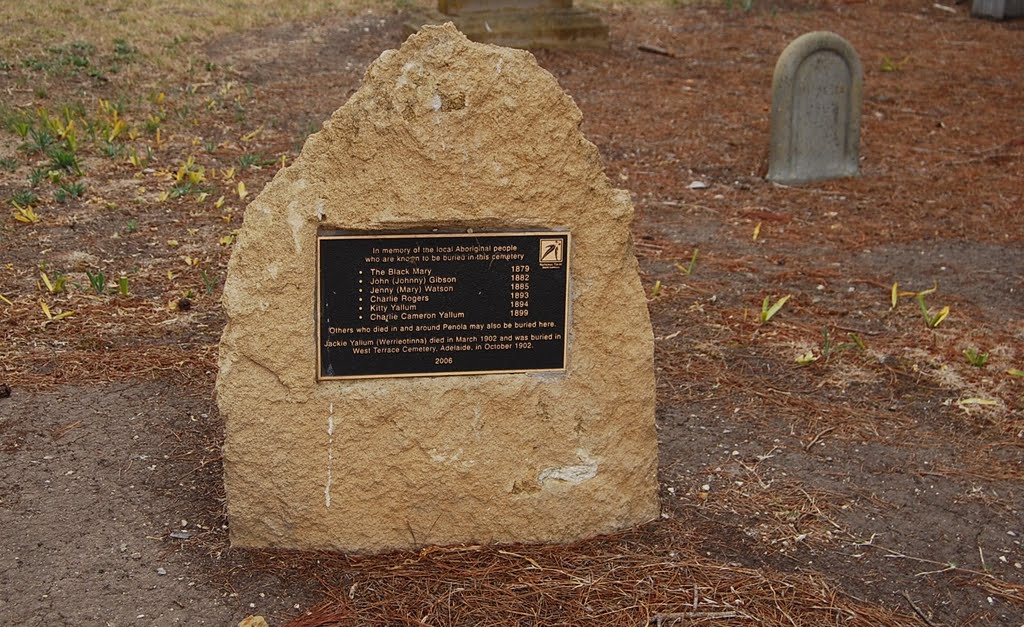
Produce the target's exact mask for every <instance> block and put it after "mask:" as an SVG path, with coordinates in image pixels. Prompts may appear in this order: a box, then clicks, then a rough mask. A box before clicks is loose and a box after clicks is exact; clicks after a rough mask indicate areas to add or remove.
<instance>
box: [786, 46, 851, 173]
mask: <svg viewBox="0 0 1024 627" xmlns="http://www.w3.org/2000/svg"><path fill="white" fill-rule="evenodd" d="M863 80H864V70H863V68H862V67H861V63H860V59H859V58H858V57H857V53H856V52H855V51H854V49H853V46H851V45H850V44H849V43H848V42H847V41H846V40H845V39H843V38H842V37H840V36H839V35H836V34H835V33H830V32H826V31H819V32H813V33H807V34H805V35H801V36H800V37H798V38H796V39H795V40H794V41H793V42H792V43H791V44H789V46H787V47H786V49H785V50H784V51H783V52H782V55H781V56H780V57H779V60H778V63H776V65H775V75H774V77H773V80H772V118H771V148H770V151H769V166H768V179H769V180H771V181H775V182H777V183H783V184H799V183H808V182H811V181H817V180H823V179H832V178H840V177H845V176H854V175H856V174H857V172H858V169H859V159H860V111H861V99H862V92H863Z"/></svg>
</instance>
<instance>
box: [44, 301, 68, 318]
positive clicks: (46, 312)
mask: <svg viewBox="0 0 1024 627" xmlns="http://www.w3.org/2000/svg"><path fill="white" fill-rule="evenodd" d="M39 308H40V309H42V310H43V315H44V316H46V321H47V322H57V321H58V320H63V319H64V318H67V317H68V316H71V315H73V314H74V313H75V312H73V311H65V312H62V313H58V314H55V313H53V310H51V309H50V305H48V304H47V303H46V301H42V300H41V301H39Z"/></svg>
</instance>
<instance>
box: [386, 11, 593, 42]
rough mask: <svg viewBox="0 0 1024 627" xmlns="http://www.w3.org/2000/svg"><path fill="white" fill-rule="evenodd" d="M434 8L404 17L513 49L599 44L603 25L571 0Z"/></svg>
mask: <svg viewBox="0 0 1024 627" xmlns="http://www.w3.org/2000/svg"><path fill="white" fill-rule="evenodd" d="M437 9H438V10H437V12H432V13H430V14H428V15H420V16H417V17H416V18H414V19H413V20H412V21H410V22H408V23H407V24H406V26H405V30H406V33H407V34H408V33H413V32H415V31H416V30H417V29H419V28H420V26H421V25H422V24H424V23H432V24H441V23H444V22H448V21H450V22H452V23H454V24H455V26H456V27H457V28H458V29H459V30H460V31H461V32H462V33H464V34H465V35H466V36H467V37H469V38H470V39H472V40H473V41H478V42H482V43H492V44H498V45H501V46H511V47H513V48H604V47H607V46H608V25H607V24H605V23H604V22H602V21H601V19H600V18H599V17H597V16H596V15H594V14H593V13H592V12H590V11H587V10H586V9H581V8H579V7H574V6H573V3H572V0H438V3H437Z"/></svg>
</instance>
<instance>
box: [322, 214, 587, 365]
mask: <svg viewBox="0 0 1024 627" xmlns="http://www.w3.org/2000/svg"><path fill="white" fill-rule="evenodd" d="M569 243H570V242H569V234H568V233H565V232H542V233H535V232H534V233H473V234H465V235H463V234H458V235H428V234H423V235H420V234H414V235H323V236H320V237H319V242H318V244H319V245H318V259H317V270H318V274H319V276H318V281H317V284H318V291H319V293H318V298H317V301H318V302H317V307H318V309H317V329H318V331H317V332H318V342H319V347H318V368H317V370H318V377H319V378H320V379H356V378H366V377H401V376H407V377H409V376H441V375H457V374H462V375H466V374H486V373H510V372H529V371H533V372H537V371H539V372H559V371H564V370H565V360H566V348H565V347H566V340H565V337H566V328H567V320H568V319H567V313H568V277H569Z"/></svg>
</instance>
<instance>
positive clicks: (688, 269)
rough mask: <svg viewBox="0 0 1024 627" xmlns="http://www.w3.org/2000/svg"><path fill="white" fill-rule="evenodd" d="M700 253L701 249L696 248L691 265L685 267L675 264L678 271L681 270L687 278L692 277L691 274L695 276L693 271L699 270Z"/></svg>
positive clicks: (691, 258)
mask: <svg viewBox="0 0 1024 627" xmlns="http://www.w3.org/2000/svg"><path fill="white" fill-rule="evenodd" d="M698 252H700V249H699V248H694V249H693V256H691V257H690V263H688V264H686V265H685V266H684V265H682V264H678V263H677V264H675V266H676V270H679V271H680V272H682V273H683V274H685V275H686V276H690V275H691V274H693V271H694V270H695V269H696V268H697V253H698Z"/></svg>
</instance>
